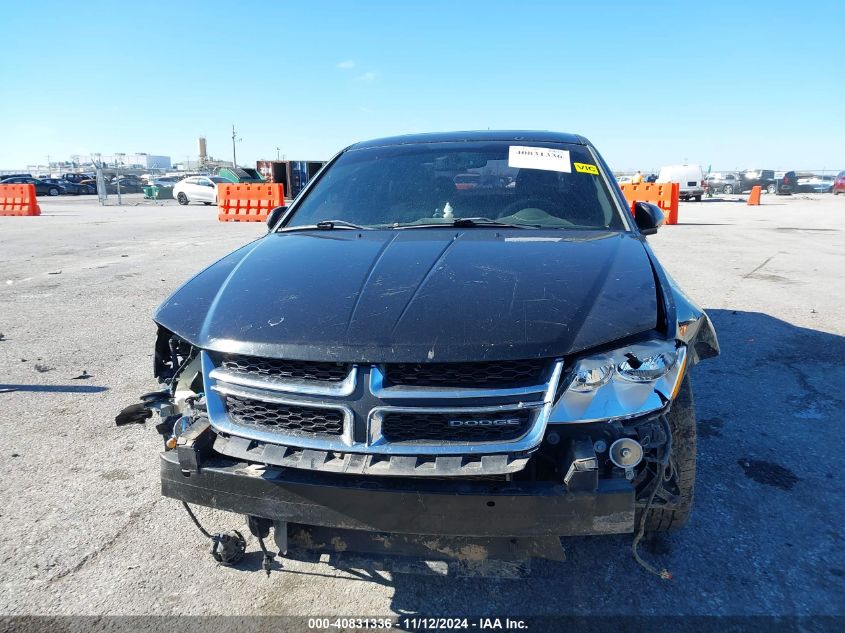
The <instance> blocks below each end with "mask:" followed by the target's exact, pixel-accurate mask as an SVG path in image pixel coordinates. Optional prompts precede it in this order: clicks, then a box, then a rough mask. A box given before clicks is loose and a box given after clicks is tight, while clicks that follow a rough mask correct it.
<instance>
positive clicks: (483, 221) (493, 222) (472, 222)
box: [391, 218, 543, 229]
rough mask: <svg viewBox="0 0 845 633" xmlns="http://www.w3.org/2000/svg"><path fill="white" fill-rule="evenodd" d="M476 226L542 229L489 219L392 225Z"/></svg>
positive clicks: (410, 226)
mask: <svg viewBox="0 0 845 633" xmlns="http://www.w3.org/2000/svg"><path fill="white" fill-rule="evenodd" d="M477 226H492V227H504V228H508V229H542V228H543V225H542V224H522V223H520V224H513V223H511V222H499V221H498V220H491V219H490V218H455V219H454V220H453V221H452V222H427V223H424V224H394V225H393V226H392V227H391V228H394V229H430V228H432V227H436V228H441V229H442V228H449V227H458V228H472V227H477Z"/></svg>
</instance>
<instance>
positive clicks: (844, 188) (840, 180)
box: [833, 171, 845, 194]
mask: <svg viewBox="0 0 845 633" xmlns="http://www.w3.org/2000/svg"><path fill="white" fill-rule="evenodd" d="M842 192H845V171H840V172H839V173H838V174H836V180H834V181H833V193H834V194H839V193H842Z"/></svg>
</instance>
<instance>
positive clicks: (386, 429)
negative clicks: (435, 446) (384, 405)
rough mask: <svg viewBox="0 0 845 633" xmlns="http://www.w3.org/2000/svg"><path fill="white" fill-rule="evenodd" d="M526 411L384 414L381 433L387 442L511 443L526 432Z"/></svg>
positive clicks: (527, 421)
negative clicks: (510, 441) (506, 441)
mask: <svg viewBox="0 0 845 633" xmlns="http://www.w3.org/2000/svg"><path fill="white" fill-rule="evenodd" d="M529 422H530V412H529V411H525V410H523V411H505V412H500V413H493V414H491V413H470V414H466V413H464V414H462V413H458V412H454V413H422V412H390V411H389V410H388V411H386V412H385V413H384V414H383V416H382V420H381V425H382V426H381V432H382V435H383V436H384V438H385V439H386V440H387V441H389V442H413V441H425V440H433V441H439V442H496V441H503V440H514V439H516V438H518V437H521V436H522V435H524V434H525V432H526V431H527V430H528V426H529Z"/></svg>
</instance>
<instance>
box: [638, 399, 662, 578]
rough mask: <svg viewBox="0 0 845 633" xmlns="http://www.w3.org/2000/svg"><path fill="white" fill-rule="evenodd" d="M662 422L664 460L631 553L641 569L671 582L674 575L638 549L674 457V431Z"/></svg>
mask: <svg viewBox="0 0 845 633" xmlns="http://www.w3.org/2000/svg"><path fill="white" fill-rule="evenodd" d="M660 421H661V422H662V423H663V430H664V431H666V445H665V447H664V449H663V457H662V459H661V460H660V461H659V462H657V464H658V466H657V472H656V473H655V474H654V480H655V483H654V490H652V491H651V495H649V497H648V502H647V503H646V506H645V509H644V510H643V513H642V515H641V516H640V528H639V530H638V531H637V535H636V536H635V537H634V542H633V543H631V552H632V553H633V554H634V560H636V561H637V562H638V563H639V564H640V567H642V568H643V569H645V570H646V571H647V572H650V573H652V574H654V575H655V576H658V577H660V578H662V579H663V580H671V579H672V573H671V572H670V571H669V570H668V569H665V568H664V569H661V570H659V571H658V570H657V569H656V568H654V567H653V566H651V565H649V564H648V563H647V562H645V561H644V560H643V559H642V557H641V556H640V553H639V551H638V549H637V548H638V547H639V544H640V541H641V540H642V538H643V535H644V534H645V522H646V519H647V518H648V513H649V512H651V505H652V504H653V503H654V498H655V497H656V496H657V493H658V492H659V491H660V489H661V488H663V479H664V477H665V475H666V467H667V466H668V464H669V459H670V457H671V455H672V429H671V428H670V427H669V422H667V420H666V416H660Z"/></svg>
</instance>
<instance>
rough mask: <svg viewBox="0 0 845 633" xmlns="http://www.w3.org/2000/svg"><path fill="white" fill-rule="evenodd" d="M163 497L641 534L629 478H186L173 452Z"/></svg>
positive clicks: (501, 532)
mask: <svg viewBox="0 0 845 633" xmlns="http://www.w3.org/2000/svg"><path fill="white" fill-rule="evenodd" d="M161 490H162V494H163V495H164V496H166V497H171V498H174V499H178V500H180V501H185V502H187V503H192V504H198V505H203V506H208V507H211V508H216V509H219V510H224V511H229V512H235V513H238V514H245V515H251V516H256V517H263V518H266V519H271V520H273V521H285V522H289V523H299V524H305V525H316V526H322V527H331V528H340V529H353V530H366V531H371V532H386V533H396V534H430V535H449V536H476V537H544V536H583V535H590V534H620V533H630V532H633V529H634V491H633V488H632V487H631V484H630V483H629V482H627V481H626V480H624V479H600V480H599V483H598V487H597V489H596V490H594V491H589V492H570V491H567V490H566V488H565V487H564V485H563V484H562V483H560V484H556V483H550V482H537V483H519V482H485V481H473V480H466V479H461V478H454V479H453V480H451V481H430V480H424V479H421V478H392V477H391V478H375V477H361V476H355V475H334V474H329V473H319V472H313V471H299V470H296V469H291V468H277V467H268V466H260V465H256V464H250V463H247V462H241V461H237V460H233V459H230V458H226V457H221V456H219V455H214V456H213V457H210V458H208V459H206V460H204V461H203V462H202V465H201V466H200V467H199V468H198V469H197V470H190V471H185V470H183V469H182V467H181V466H180V463H179V458H178V456H177V451H168V452H165V453H162V455H161Z"/></svg>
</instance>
